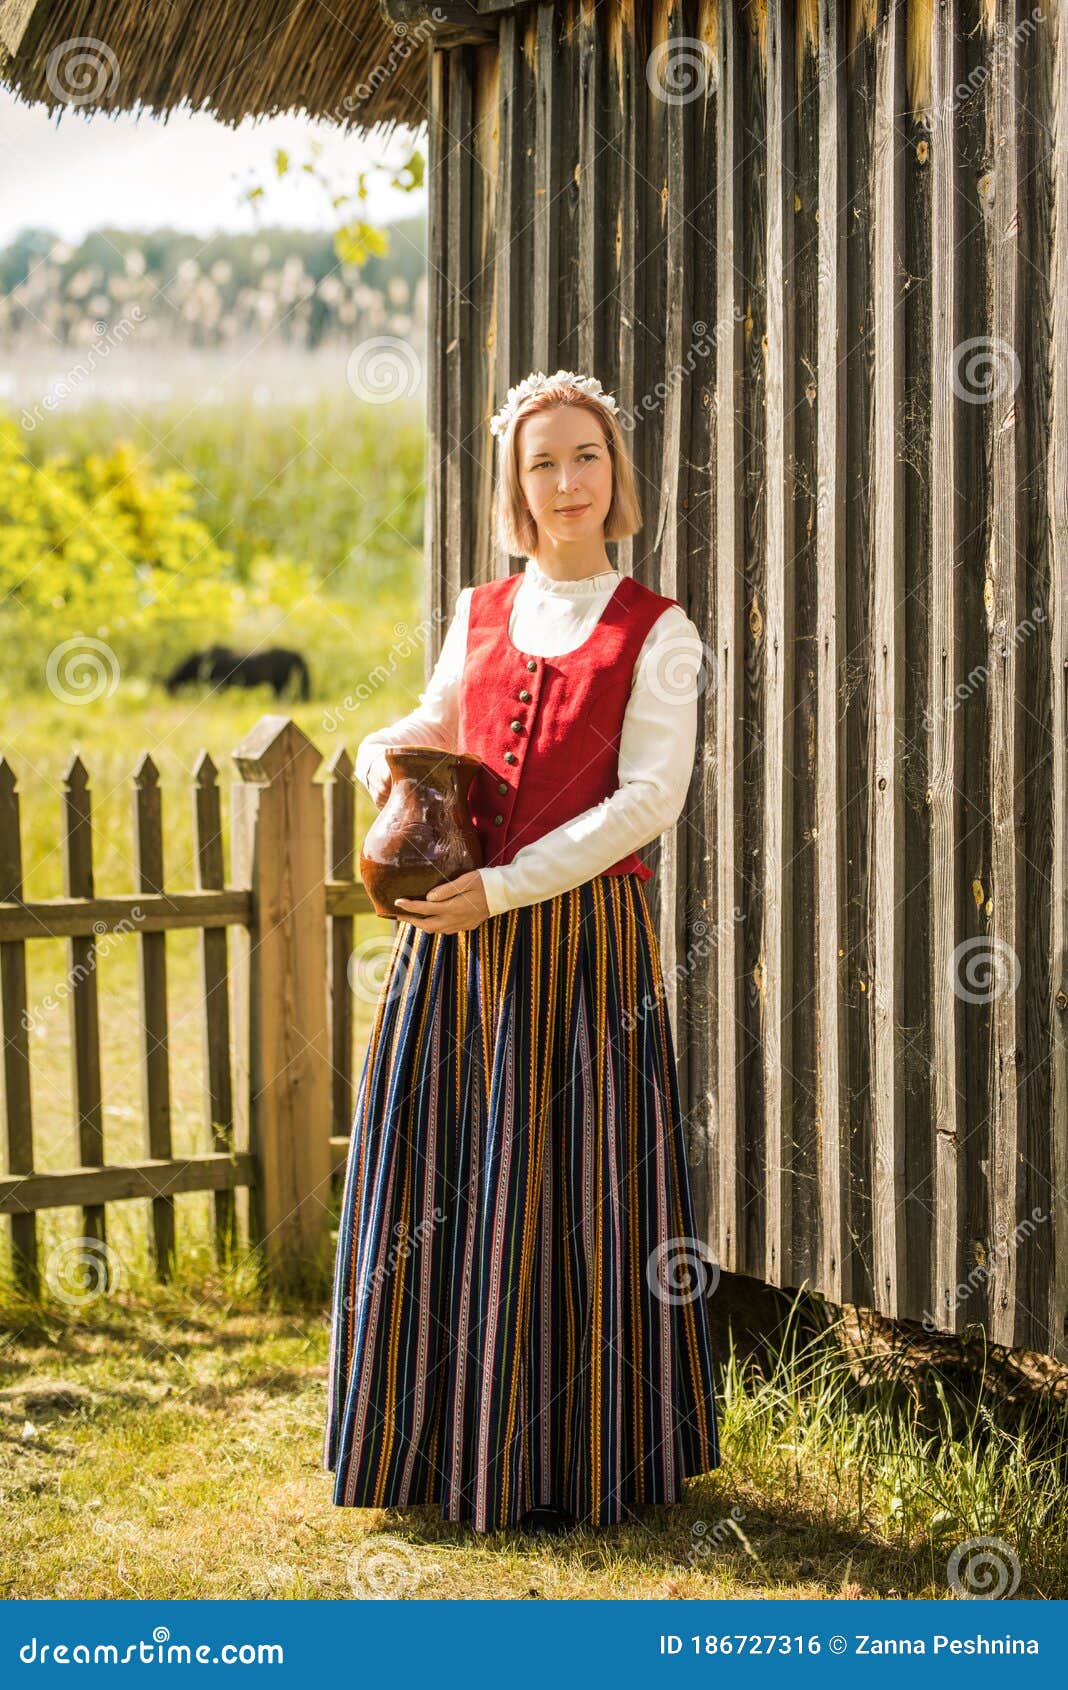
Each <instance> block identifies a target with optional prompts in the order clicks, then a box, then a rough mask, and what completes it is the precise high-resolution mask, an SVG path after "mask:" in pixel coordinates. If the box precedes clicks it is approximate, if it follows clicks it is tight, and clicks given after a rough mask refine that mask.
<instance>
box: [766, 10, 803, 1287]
mask: <svg viewBox="0 0 1068 1690" xmlns="http://www.w3.org/2000/svg"><path fill="white" fill-rule="evenodd" d="M794 64H795V52H794V35H793V17H792V13H790V12H788V11H787V9H786V8H780V7H777V6H773V7H771V8H770V9H769V11H768V14H767V67H766V69H767V124H768V128H767V136H768V139H767V176H768V189H767V192H768V200H767V226H766V227H767V236H766V238H767V245H768V257H767V263H768V283H767V311H768V317H767V345H766V352H765V358H766V365H767V490H766V494H767V581H766V598H765V621H764V633H763V675H762V687H763V694H764V716H765V750H766V755H765V760H764V790H763V823H762V846H763V849H762V857H761V873H762V886H761V911H762V923H761V939H760V960H759V971H760V980H761V991H760V997H761V1007H762V1012H763V1014H762V1022H761V1061H762V1065H763V1092H764V1111H765V1114H764V1121H765V1135H766V1162H765V1169H764V1175H765V1181H766V1186H765V1202H766V1221H765V1232H764V1252H765V1254H764V1264H765V1265H764V1277H765V1278H766V1279H768V1280H769V1281H770V1282H771V1283H772V1284H773V1285H780V1284H783V1283H784V1282H785V1280H786V1279H788V1278H789V1277H790V1268H791V1265H792V1259H793V1212H792V1198H793V1105H794V1096H793V1079H794V1076H793V1041H792V1031H793V1023H792V1020H791V1018H790V1015H789V1007H788V991H789V982H790V981H791V980H792V978H793V944H794V930H793V909H794V890H793V887H794V872H793V868H794V862H793V859H794V838H793V803H792V798H791V794H790V792H789V789H788V783H787V771H788V770H790V769H791V768H792V767H793V761H794V759H793V751H792V743H793V738H792V736H793V722H794V672H793V645H794V600H793V592H792V590H791V589H790V588H789V587H788V582H787V577H788V574H789V573H792V567H793V552H794V544H793V506H794V406H795V402H796V401H795V394H794V320H793V312H792V309H791V302H790V298H789V297H788V296H789V295H790V293H791V289H792V276H793V268H794V236H793V212H794V207H793V200H794V135H793V119H792V104H793V101H792V86H793V73H794Z"/></svg>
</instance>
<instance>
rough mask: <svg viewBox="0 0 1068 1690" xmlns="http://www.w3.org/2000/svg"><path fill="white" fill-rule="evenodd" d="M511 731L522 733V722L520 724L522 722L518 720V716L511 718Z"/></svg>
mask: <svg viewBox="0 0 1068 1690" xmlns="http://www.w3.org/2000/svg"><path fill="white" fill-rule="evenodd" d="M512 732H513V733H514V734H519V733H522V732H523V724H522V722H521V721H520V720H519V718H518V717H516V718H514V720H513V722H512Z"/></svg>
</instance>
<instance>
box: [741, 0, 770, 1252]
mask: <svg viewBox="0 0 1068 1690" xmlns="http://www.w3.org/2000/svg"><path fill="white" fill-rule="evenodd" d="M742 21H743V23H744V28H745V34H744V37H743V41H742V54H743V70H742V73H741V74H740V75H739V77H738V83H737V86H738V97H739V103H740V130H739V138H740V147H739V153H738V157H737V159H736V168H735V192H736V194H737V199H738V205H739V227H740V231H741V241H740V255H741V256H740V262H741V269H742V284H741V285H742V289H743V298H742V303H743V306H744V325H745V342H744V344H745V359H744V364H743V374H742V424H741V428H740V429H739V431H738V433H737V435H736V442H737V448H738V450H737V456H736V458H735V463H734V474H735V475H736V476H737V477H738V479H739V481H740V484H741V489H742V513H743V526H742V531H741V533H740V535H739V540H740V546H739V555H738V562H739V564H740V571H739V573H740V578H741V580H742V582H743V583H744V589H743V590H744V607H745V617H746V631H747V638H746V643H745V647H744V671H743V673H744V688H745V690H744V697H743V702H742V709H741V711H740V712H739V720H740V722H741V723H742V734H741V744H740V746H739V747H738V750H737V752H736V755H739V758H740V762H741V766H742V771H743V787H742V805H741V810H740V816H741V828H740V832H741V839H740V844H741V863H742V874H743V877H744V878H743V895H742V909H743V912H744V914H743V941H744V947H745V950H744V955H745V976H746V978H745V997H744V1000H743V1004H742V1016H741V1018H740V1023H739V1025H740V1028H741V1038H740V1041H739V1042H740V1050H739V1054H738V1063H737V1069H738V1073H739V1084H740V1096H739V1110H740V1113H741V1115H742V1118H743V1121H744V1127H743V1128H742V1129H741V1130H742V1131H743V1132H744V1135H745V1141H744V1150H743V1154H742V1157H741V1160H740V1163H739V1167H740V1169H741V1170H742V1173H741V1178H742V1181H743V1187H744V1193H743V1204H744V1207H743V1231H744V1237H743V1239H742V1240H740V1257H739V1268H740V1271H742V1272H745V1273H751V1274H753V1275H754V1276H755V1277H757V1278H759V1279H763V1278H765V1277H766V1274H767V1266H768V1254H769V1251H768V1243H767V1237H768V1233H767V1185H768V1174H767V1168H768V1149H767V1132H768V1126H767V1110H766V1106H765V1091H764V1082H765V1057H764V1049H763V1038H764V1027H765V1022H766V1019H767V1013H766V1006H765V995H766V990H767V972H766V962H765V954H764V951H765V943H766V929H765V926H764V903H763V900H764V889H765V887H764V882H765V875H764V866H763V865H764V863H765V861H766V860H767V858H766V845H765V836H764V826H765V820H766V779H767V764H768V760H769V757H770V755H771V753H770V751H769V749H768V745H767V739H766V735H767V733H768V732H771V731H773V729H772V724H771V723H770V722H769V721H768V718H767V712H766V708H765V705H766V696H765V688H764V668H765V656H764V654H765V647H766V642H767V615H768V612H767V567H768V566H767V550H768V548H767V520H768V513H767V491H768V474H767V426H766V418H767V380H768V371H767V365H766V357H765V349H766V346H767V285H768V284H767V252H766V247H767V234H768V225H769V216H770V213H769V211H768V196H769V192H770V188H771V185H772V184H771V178H770V172H769V171H768V169H767V168H766V158H767V153H768V149H769V135H768V117H767V98H768V79H767V67H766V59H765V51H764V45H763V42H762V37H761V33H760V17H759V15H758V13H757V11H756V8H747V9H746V11H745V12H744V13H743V14H742Z"/></svg>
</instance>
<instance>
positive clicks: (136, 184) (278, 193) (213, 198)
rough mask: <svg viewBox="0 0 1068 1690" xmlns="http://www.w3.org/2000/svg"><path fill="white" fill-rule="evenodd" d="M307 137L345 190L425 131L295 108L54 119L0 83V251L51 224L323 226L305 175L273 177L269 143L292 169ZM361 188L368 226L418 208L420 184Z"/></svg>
mask: <svg viewBox="0 0 1068 1690" xmlns="http://www.w3.org/2000/svg"><path fill="white" fill-rule="evenodd" d="M313 139H318V140H319V141H321V142H322V143H323V151H322V153H321V154H320V155H319V160H318V164H319V168H320V169H321V170H323V171H324V172H325V173H326V174H327V176H328V178H329V180H330V182H331V184H332V186H334V187H335V188H336V189H339V190H345V191H351V190H352V188H353V187H354V186H355V180H356V173H357V171H359V170H360V169H364V168H367V167H368V166H369V165H372V164H374V163H376V162H381V163H387V164H389V165H398V164H400V163H402V162H403V160H404V158H405V157H406V156H407V154H408V152H409V151H410V150H411V148H412V146H413V145H414V146H418V147H419V149H420V151H422V152H423V154H424V156H425V154H426V141H425V137H424V138H414V139H413V137H412V136H411V135H405V134H403V133H394V135H393V136H392V137H391V140H390V143H389V146H388V147H387V146H386V145H385V143H384V141H383V139H382V137H381V135H377V136H370V137H368V136H363V135H359V134H356V133H349V134H347V135H346V134H343V133H341V132H340V131H339V130H338V129H337V128H336V127H335V126H334V125H333V124H329V123H313V122H311V121H310V120H309V119H308V118H306V117H302V116H300V115H289V116H286V117H273V118H261V119H259V120H256V121H253V120H247V121H246V122H245V123H243V124H241V125H240V127H238V128H237V129H231V128H229V127H228V126H227V125H225V124H222V123H217V122H216V121H215V119H214V118H212V117H210V116H209V115H207V114H206V113H203V112H181V111H175V112H172V113H171V114H170V115H169V116H168V117H167V118H166V120H164V119H162V118H156V117H152V116H141V117H134V116H132V115H125V114H124V115H120V116H118V117H110V118H109V117H104V116H102V115H101V114H100V113H94V114H92V115H90V116H85V115H83V114H82V113H81V112H80V111H78V110H77V109H75V108H71V109H68V110H66V111H64V112H63V113H62V114H61V115H60V116H59V118H58V121H57V118H56V117H55V116H51V115H50V114H49V110H48V107H47V106H44V105H33V106H31V105H27V104H26V103H25V102H24V101H21V100H18V99H17V98H16V97H15V96H14V95H13V94H12V93H11V92H10V91H9V90H8V89H0V246H2V245H6V244H7V243H8V242H9V241H10V240H11V239H12V238H13V236H14V235H16V234H17V233H18V232H19V230H20V229H24V228H27V227H31V226H32V227H34V228H49V229H54V230H55V231H56V233H57V234H59V235H60V236H62V238H63V239H64V240H67V241H77V240H79V239H80V238H81V237H82V236H83V235H84V234H85V233H86V232H87V231H88V230H90V229H94V228H100V227H102V226H110V227H112V228H122V229H153V228H159V227H161V226H166V227H168V228H175V229H182V230H188V231H189V232H190V233H192V234H197V235H202V236H206V235H211V234H215V233H217V232H219V231H225V232H227V233H230V234H234V233H241V232H248V233H252V232H254V231H255V230H256V229H259V228H262V227H264V226H265V225H271V226H273V227H278V226H282V227H285V228H299V229H332V228H334V227H336V225H337V222H338V220H339V214H338V213H336V212H333V211H332V210H331V207H330V203H329V199H328V196H327V194H326V192H324V190H323V189H322V188H321V187H320V186H319V185H318V184H317V183H316V182H314V181H313V180H312V178H311V177H309V176H307V175H306V174H304V173H303V172H301V171H300V170H296V171H294V172H293V174H292V175H291V176H286V177H283V178H281V179H279V178H278V177H277V176H276V175H275V169H274V162H273V161H274V153H275V149H276V148H278V147H282V148H284V149H285V150H286V151H287V152H288V153H289V154H290V157H291V159H292V161H293V163H294V164H295V165H299V164H301V163H303V162H304V160H305V159H306V158H310V157H311V152H310V147H311V142H312V140H313ZM379 175H381V178H382V181H381V183H377V182H376V178H377V177H378V176H379ZM254 184H260V185H262V186H263V187H264V189H265V190H266V191H265V193H264V196H263V198H262V199H261V200H259V201H258V202H257V204H258V207H259V209H258V212H257V210H256V209H254V207H253V206H250V205H248V204H247V203H242V196H243V194H244V193H245V192H246V191H247V190H248V188H249V187H251V186H253V185H254ZM369 186H370V189H371V193H370V197H369V199H368V201H367V215H368V216H369V218H370V220H371V221H372V222H374V223H378V224H381V223H387V222H389V221H390V220H391V219H393V218H395V217H411V216H416V215H418V214H419V213H420V212H422V211H425V209H426V196H425V191H424V190H420V191H418V192H413V193H410V194H405V193H402V192H399V191H398V190H396V189H392V188H390V187H389V186H388V179H387V175H386V173H385V172H379V171H375V170H372V172H371V179H370V183H369Z"/></svg>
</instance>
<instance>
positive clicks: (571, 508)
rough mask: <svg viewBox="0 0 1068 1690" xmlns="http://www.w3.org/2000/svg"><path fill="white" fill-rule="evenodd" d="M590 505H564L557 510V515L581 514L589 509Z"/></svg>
mask: <svg viewBox="0 0 1068 1690" xmlns="http://www.w3.org/2000/svg"><path fill="white" fill-rule="evenodd" d="M589 508H590V507H589V505H564V506H562V508H561V509H560V510H558V511H557V513H556V514H557V516H581V515H582V513H583V511H588V510H589Z"/></svg>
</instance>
